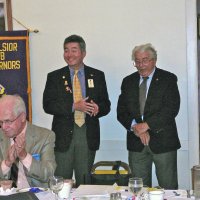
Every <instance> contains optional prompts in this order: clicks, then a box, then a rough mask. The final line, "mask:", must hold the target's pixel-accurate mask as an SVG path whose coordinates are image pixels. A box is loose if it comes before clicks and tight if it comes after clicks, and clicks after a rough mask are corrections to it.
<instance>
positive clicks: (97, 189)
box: [36, 185, 191, 200]
mask: <svg viewBox="0 0 200 200" xmlns="http://www.w3.org/2000/svg"><path fill="white" fill-rule="evenodd" d="M174 191H176V193H177V194H178V195H179V196H176V194H175V193H174ZM113 192H120V193H121V195H122V198H123V199H127V198H128V197H131V196H132V194H131V193H130V192H128V190H127V187H125V186H122V187H121V186H115V185H114V186H111V185H80V186H79V187H78V188H77V189H72V192H71V195H70V196H71V198H70V200H109V199H110V193H113ZM36 196H37V197H38V199H39V200H55V196H54V194H53V193H52V192H51V191H50V190H47V191H44V192H40V193H36ZM164 199H165V200H191V198H187V192H186V190H165V196H164ZM68 200H69V199H68ZM144 200H145V199H144Z"/></svg>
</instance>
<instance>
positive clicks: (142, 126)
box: [132, 122, 150, 145]
mask: <svg viewBox="0 0 200 200" xmlns="http://www.w3.org/2000/svg"><path fill="white" fill-rule="evenodd" d="M132 130H133V131H134V133H135V135H136V136H137V137H139V138H140V140H141V142H142V144H144V145H149V141H150V135H149V132H148V130H149V126H148V124H147V123H146V122H143V123H138V124H135V125H134V126H132Z"/></svg>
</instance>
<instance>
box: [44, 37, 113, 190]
mask: <svg viewBox="0 0 200 200" xmlns="http://www.w3.org/2000/svg"><path fill="white" fill-rule="evenodd" d="M85 55H86V44H85V41H84V40H83V38H82V37H80V36H78V35H71V36H69V37H67V38H66V39H65V41H64V59H65V61H66V63H67V64H68V66H65V67H63V68H61V69H58V70H55V71H53V72H51V73H49V74H48V76H47V82H46V87H45V90H44V94H43V108H44V110H45V112H46V113H48V114H51V115H53V123H52V130H53V131H54V132H55V134H56V147H55V157H56V162H57V169H56V172H55V174H56V175H61V176H63V177H64V178H67V179H69V178H72V175H73V170H74V171H75V179H76V185H77V186H79V185H80V184H83V183H84V175H85V174H88V173H89V172H90V170H91V167H92V165H93V163H94V159H95V154H96V150H98V149H99V145H100V126H99V118H100V117H102V116H105V115H107V114H108V113H109V111H110V101H109V97H108V92H107V87H106V81H105V76H104V73H103V72H102V71H100V70H97V69H94V68H91V67H88V66H86V65H85V64H84V63H83V59H84V57H85ZM76 74H77V75H78V78H77V76H76ZM75 76H76V78H75ZM76 80H78V82H79V88H80V90H81V91H80V93H81V97H82V98H81V99H80V100H78V101H77V100H76V93H78V92H77V91H78V90H79V89H76V88H77V86H75V82H74V81H76ZM79 95H80V94H79ZM77 111H78V112H77ZM76 114H77V115H81V117H80V118H81V123H78V122H76Z"/></svg>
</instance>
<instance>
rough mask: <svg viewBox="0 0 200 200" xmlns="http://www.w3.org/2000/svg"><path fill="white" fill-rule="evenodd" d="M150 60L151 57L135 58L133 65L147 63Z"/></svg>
mask: <svg viewBox="0 0 200 200" xmlns="http://www.w3.org/2000/svg"><path fill="white" fill-rule="evenodd" d="M150 61H152V59H149V58H144V59H142V60H137V59H136V60H135V62H134V65H135V66H140V65H147V64H149V62H150Z"/></svg>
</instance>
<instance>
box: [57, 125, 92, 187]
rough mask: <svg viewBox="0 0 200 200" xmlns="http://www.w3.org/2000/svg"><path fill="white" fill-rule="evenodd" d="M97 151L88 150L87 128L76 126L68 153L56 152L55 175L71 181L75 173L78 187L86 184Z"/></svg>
mask: <svg viewBox="0 0 200 200" xmlns="http://www.w3.org/2000/svg"><path fill="white" fill-rule="evenodd" d="M95 154H96V151H91V150H90V149H89V148H88V144H87V138H86V126H85V124H84V125H83V126H82V127H78V126H77V125H76V124H75V125H74V134H73V138H72V141H71V144H70V147H69V149H68V150H67V151H66V152H55V158H56V163H57V168H56V171H55V175H60V176H63V177H64V178H65V179H71V178H72V176H73V171H74V172H75V180H76V186H77V187H78V186H79V185H80V184H84V177H85V175H86V174H88V173H89V172H90V171H91V168H92V165H93V163H94V159H95Z"/></svg>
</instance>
